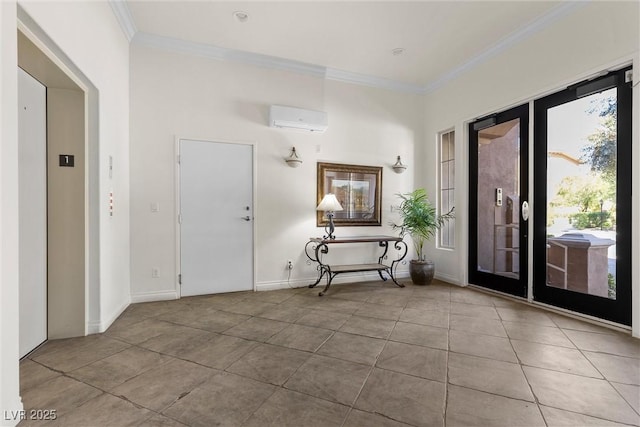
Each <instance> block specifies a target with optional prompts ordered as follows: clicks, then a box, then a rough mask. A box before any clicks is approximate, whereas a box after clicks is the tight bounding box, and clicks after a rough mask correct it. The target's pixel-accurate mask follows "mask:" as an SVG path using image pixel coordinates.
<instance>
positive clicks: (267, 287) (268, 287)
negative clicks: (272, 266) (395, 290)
mask: <svg viewBox="0 0 640 427" xmlns="http://www.w3.org/2000/svg"><path fill="white" fill-rule="evenodd" d="M383 274H384V273H383ZM384 277H387V278H388V277H389V276H387V275H386V274H384ZM407 277H409V272H408V271H398V272H396V279H405V278H407ZM316 280H317V277H308V278H303V279H296V280H289V281H287V280H270V281H265V282H259V283H256V291H257V292H261V291H275V290H278V289H294V288H306V287H307V286H309V285H310V284H312V283H314V282H315V281H316ZM373 280H380V275H378V273H376V272H367V273H345V274H339V275H337V276H336V277H335V278H334V279H333V281H332V282H331V286H334V285H340V284H346V283H358V282H369V281H373ZM380 281H382V280H380ZM326 283H327V281H326V279H325V278H322V280H321V281H320V283H318V288H322V287H324V286H325V285H326Z"/></svg>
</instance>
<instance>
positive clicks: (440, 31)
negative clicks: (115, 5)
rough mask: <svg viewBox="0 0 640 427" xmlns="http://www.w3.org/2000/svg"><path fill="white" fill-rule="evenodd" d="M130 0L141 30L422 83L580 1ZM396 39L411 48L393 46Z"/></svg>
mask: <svg viewBox="0 0 640 427" xmlns="http://www.w3.org/2000/svg"><path fill="white" fill-rule="evenodd" d="M124 4H125V5H126V6H128V11H127V14H130V15H129V20H130V23H129V24H130V26H131V28H133V33H134V34H136V37H139V36H140V35H141V34H142V35H149V34H151V35H156V36H162V37H164V38H170V40H173V41H176V40H174V39H177V40H179V41H181V43H182V42H187V43H197V44H198V45H200V46H202V45H207V46H213V47H216V48H223V49H225V51H228V50H230V51H233V52H234V53H236V54H237V53H238V51H240V53H242V54H246V53H250V54H259V55H267V56H268V57H275V58H277V59H282V60H286V61H296V62H301V63H305V64H311V65H314V66H319V67H324V68H326V69H331V70H333V71H334V74H335V73H346V74H349V75H351V76H360V78H371V79H384V80H388V81H392V82H397V83H399V84H402V85H406V86H407V87H412V88H420V89H422V90H428V89H429V88H430V87H433V86H434V85H437V84H438V83H439V82H442V81H444V80H446V79H448V78H452V76H454V75H455V74H459V73H460V72H462V71H463V70H465V69H467V68H469V67H471V66H472V65H473V64H474V63H477V62H479V61H480V60H483V58H486V57H488V56H490V55H493V54H496V53H498V52H499V51H500V50H502V49H505V48H507V47H509V46H511V45H513V44H515V43H517V42H518V41H520V40H522V39H523V38H526V37H527V36H528V35H530V34H533V33H534V32H536V31H542V30H544V26H545V25H546V24H548V23H549V22H550V21H551V20H552V19H553V17H554V16H560V15H561V14H563V13H566V12H567V11H568V10H569V9H570V7H572V5H575V3H573V2H572V3H567V2H561V1H550V2H547V1H451V0H450V1H412V2H402V1H354V2H346V1H321V0H319V1H306V2H303V1H285V2H274V1H256V2H246V1H224V2H223V1H148V0H147V1H136V0H128V1H126V3H124ZM568 6H569V7H568ZM235 11H243V12H246V13H247V14H248V15H249V17H248V19H247V21H246V22H239V21H238V20H237V19H236V17H235V16H234V12H235ZM121 22H122V21H121ZM136 37H134V41H135V39H136ZM165 40H169V39H165ZM395 48H404V52H403V53H402V54H400V55H394V54H393V53H392V51H393V49H395Z"/></svg>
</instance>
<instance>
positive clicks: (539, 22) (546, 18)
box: [424, 0, 589, 94]
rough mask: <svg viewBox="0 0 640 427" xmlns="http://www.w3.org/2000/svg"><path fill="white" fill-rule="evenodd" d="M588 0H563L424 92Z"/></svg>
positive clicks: (438, 80) (436, 81)
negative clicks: (563, 0)
mask: <svg viewBox="0 0 640 427" xmlns="http://www.w3.org/2000/svg"><path fill="white" fill-rule="evenodd" d="M588 2H589V0H586V1H568V2H563V3H562V4H560V5H558V6H556V7H554V8H553V9H551V10H550V11H549V12H548V13H546V14H544V15H542V16H540V17H538V18H536V19H534V20H533V21H531V22H530V23H529V24H527V25H525V26H524V27H522V28H520V29H519V30H517V31H514V32H512V33H511V34H509V35H508V36H506V37H505V38H503V39H502V40H500V41H498V42H497V43H496V44H494V45H493V46H491V47H489V48H488V49H486V50H485V51H483V52H481V53H479V54H478V55H475V56H473V57H472V58H471V59H469V60H468V61H466V62H464V63H463V64H461V65H459V66H457V67H455V68H454V69H452V70H451V71H449V72H447V73H446V74H444V75H442V76H441V77H439V78H437V79H436V80H434V81H432V82H431V83H429V84H427V86H426V87H425V88H424V93H426V94H429V93H431V92H434V91H436V90H437V89H439V88H441V87H443V86H444V85H445V84H447V83H448V82H450V81H452V80H454V79H456V78H458V77H459V76H460V75H462V74H464V73H466V72H467V71H470V70H471V69H473V68H475V67H477V66H478V65H480V64H482V63H483V62H485V61H487V60H489V59H490V58H492V57H494V56H496V55H498V54H499V53H501V52H504V51H505V50H507V49H508V48H510V47H511V46H513V45H515V44H517V43H519V42H521V41H523V40H525V39H527V38H528V37H531V36H532V35H534V34H535V33H537V32H540V31H541V30H543V29H544V28H547V27H548V26H549V25H551V24H552V23H553V22H555V21H556V20H558V19H560V18H562V17H563V16H566V15H568V14H569V13H571V12H573V11H575V10H576V9H578V8H581V7H583V6H584V5H585V4H587V3H588Z"/></svg>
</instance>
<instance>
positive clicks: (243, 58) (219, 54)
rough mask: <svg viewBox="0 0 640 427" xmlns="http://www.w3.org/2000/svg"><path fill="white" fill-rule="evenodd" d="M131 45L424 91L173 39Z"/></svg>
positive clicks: (142, 37)
mask: <svg viewBox="0 0 640 427" xmlns="http://www.w3.org/2000/svg"><path fill="white" fill-rule="evenodd" d="M132 43H133V44H135V45H138V46H144V47H150V48H154V49H160V50H167V51H171V52H176V53H182V54H188V55H195V56H201V57H205V58H209V59H215V60H219V61H233V62H239V63H243V64H249V65H255V66H258V67H263V68H271V69H276V70H283V71H291V72H295V73H300V74H306V75H311V76H314V77H319V78H325V79H327V80H333V81H339V82H345V83H351V84H358V85H361V86H369V87H376V88H382V89H388V90H394V91H400V92H409V93H414V94H423V93H424V88H422V87H421V86H418V85H411V84H407V83H401V82H397V81H394V80H389V79H385V78H381V77H375V76H369V75H366V74H359V73H353V72H350V71H343V70H338V69H335V68H327V67H323V66H320V65H313V64H308V63H305V62H299V61H292V60H290V59H284V58H278V57H274V56H269V55H262V54H259V53H252V52H245V51H241V50H235V49H227V48H222V47H217V46H213V45H209V44H205V43H196V42H190V41H185V40H180V39H176V38H173V37H165V36H158V35H156V34H149V33H143V32H137V33H136V34H135V36H134V37H133V40H132Z"/></svg>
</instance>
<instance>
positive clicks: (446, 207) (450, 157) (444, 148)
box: [438, 130, 456, 249]
mask: <svg viewBox="0 0 640 427" xmlns="http://www.w3.org/2000/svg"><path fill="white" fill-rule="evenodd" d="M438 139H439V140H440V141H439V145H440V180H439V181H440V186H439V187H440V203H439V204H438V213H439V214H440V215H442V214H445V213H447V212H449V211H450V210H451V209H452V208H453V206H454V205H455V197H454V196H455V194H454V192H455V181H456V180H455V131H453V130H449V131H445V132H441V133H440V134H438ZM439 242H440V247H441V248H448V249H453V248H454V246H455V221H447V222H446V223H445V224H444V226H443V227H442V228H441V229H440V239H439Z"/></svg>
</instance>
